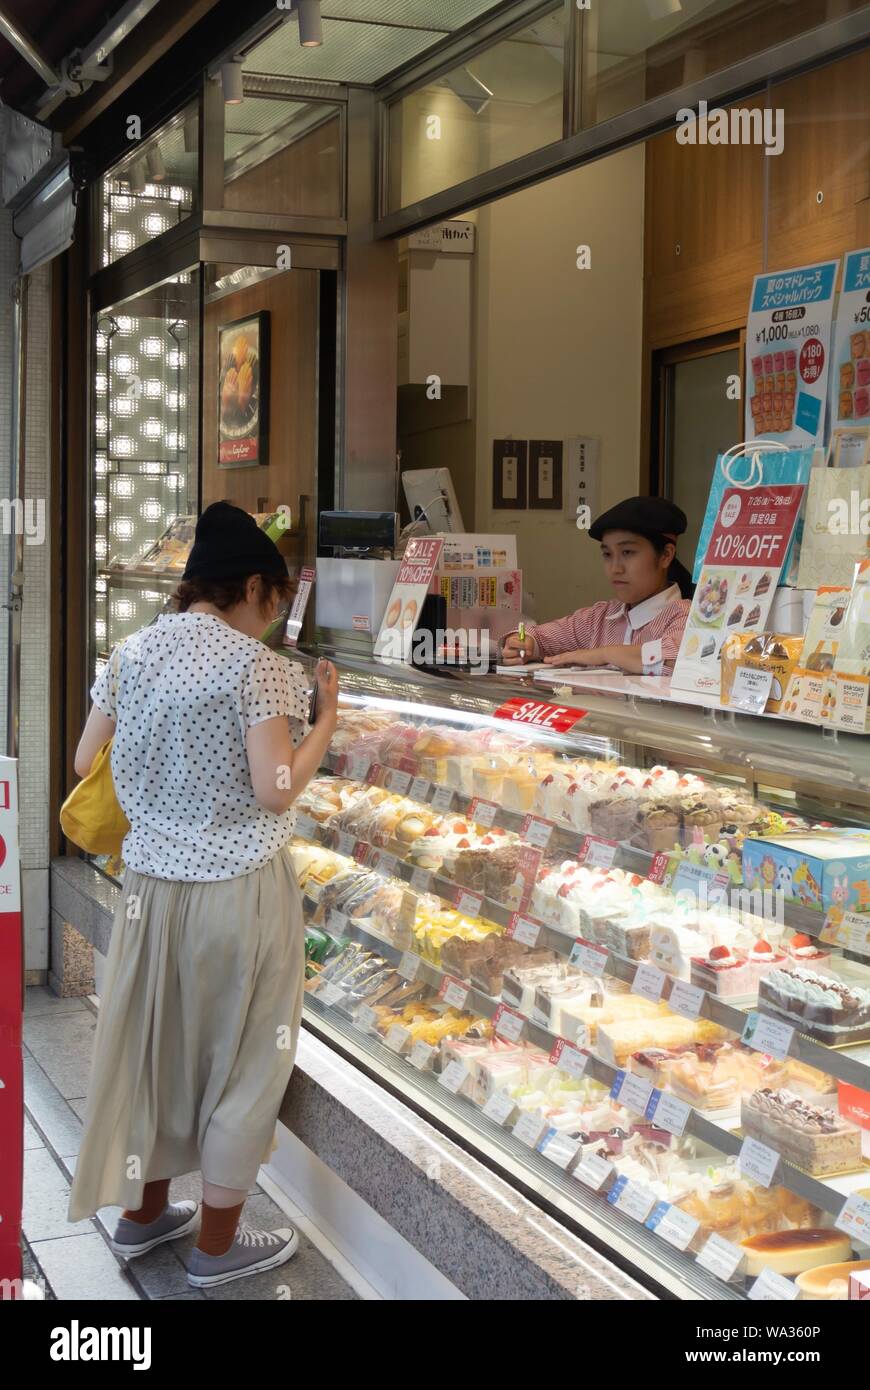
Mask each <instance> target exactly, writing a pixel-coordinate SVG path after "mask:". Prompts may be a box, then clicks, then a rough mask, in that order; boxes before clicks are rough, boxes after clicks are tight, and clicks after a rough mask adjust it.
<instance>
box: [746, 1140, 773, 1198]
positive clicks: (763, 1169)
mask: <svg viewBox="0 0 870 1390" xmlns="http://www.w3.org/2000/svg"><path fill="white" fill-rule="evenodd" d="M779 1160H780V1155H779V1154H778V1153H777V1151H776V1149H771V1148H769V1147H768V1145H767V1144H762V1143H760V1142H759V1141H758V1140H757V1139H750V1138H749V1137H748V1136H747V1137H746V1138H745V1139H744V1140H743V1143H742V1144H741V1145H740V1153H739V1154H738V1155H737V1164H738V1167H739V1168H740V1171H741V1173H743V1174H744V1176H745V1177H747V1178H752V1180H753V1182H757V1183H760V1184H761V1186H762V1187H770V1185H771V1183H772V1182H773V1177H774V1174H775V1172H776V1170H777V1168H778V1167H779Z"/></svg>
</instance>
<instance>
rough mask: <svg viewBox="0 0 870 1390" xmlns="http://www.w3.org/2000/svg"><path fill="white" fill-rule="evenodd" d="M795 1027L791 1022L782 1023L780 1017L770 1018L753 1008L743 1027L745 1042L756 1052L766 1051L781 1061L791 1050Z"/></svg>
mask: <svg viewBox="0 0 870 1390" xmlns="http://www.w3.org/2000/svg"><path fill="white" fill-rule="evenodd" d="M793 1038H794V1029H793V1028H792V1026H791V1024H790V1023H781V1022H780V1021H779V1019H778V1018H768V1017H767V1014H760V1013H759V1012H758V1010H757V1009H753V1010H752V1011H751V1012H750V1013H748V1014H747V1015H746V1027H745V1028H744V1029H743V1042H745V1043H746V1045H747V1046H748V1047H751V1048H754V1050H755V1051H756V1052H766V1053H767V1054H768V1056H769V1057H777V1058H779V1060H780V1061H782V1060H783V1058H785V1057H787V1056H788V1054H789V1052H790V1051H791V1045H792V1040H793Z"/></svg>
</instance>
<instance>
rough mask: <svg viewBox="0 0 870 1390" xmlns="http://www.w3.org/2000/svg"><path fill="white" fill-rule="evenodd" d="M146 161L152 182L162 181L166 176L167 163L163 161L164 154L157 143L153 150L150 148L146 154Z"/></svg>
mask: <svg viewBox="0 0 870 1390" xmlns="http://www.w3.org/2000/svg"><path fill="white" fill-rule="evenodd" d="M145 162H146V164H147V166H148V177H149V178H150V179H151V181H152V183H161V182H162V180H163V179H165V178H166V165H165V164H164V163H163V156H162V154H161V153H160V151H159V150H158V148H157V146H156V145H155V146H154V149H153V150H149V151H148V153H147V154H146V156H145Z"/></svg>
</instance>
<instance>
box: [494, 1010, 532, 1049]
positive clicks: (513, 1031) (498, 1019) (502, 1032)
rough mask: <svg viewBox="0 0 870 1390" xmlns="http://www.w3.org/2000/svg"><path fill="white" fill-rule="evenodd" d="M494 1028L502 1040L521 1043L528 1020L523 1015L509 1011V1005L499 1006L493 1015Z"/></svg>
mask: <svg viewBox="0 0 870 1390" xmlns="http://www.w3.org/2000/svg"><path fill="white" fill-rule="evenodd" d="M492 1023H493V1028H494V1030H495V1032H496V1033H497V1034H498V1036H499V1037H500V1038H506V1039H507V1041H508V1042H519V1040H520V1038H521V1037H522V1035H523V1028H524V1027H525V1023H526V1020H525V1019H524V1018H523V1016H522V1014H518V1013H515V1012H514V1010H513V1009H509V1008H508V1006H507V1004H499V1006H498V1008H497V1009H496V1011H495V1013H494V1014H493V1019H492Z"/></svg>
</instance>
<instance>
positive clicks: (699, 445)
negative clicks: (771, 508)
mask: <svg viewBox="0 0 870 1390" xmlns="http://www.w3.org/2000/svg"><path fill="white" fill-rule="evenodd" d="M669 370H670V372H671V373H672V376H671V381H670V383H669V385H670V399H671V419H670V420H669V421H668V435H669V441H668V443H669V453H670V458H669V459H667V460H666V472H667V474H668V481H669V487H668V495H669V496H670V497H671V498H672V499H673V501H674V502H676V503H677V506H679V507H682V509H683V511H684V512H685V513H686V516H687V517H688V521H689V526H688V530H687V531H686V534H685V537H684V538H683V539H681V541H680V558H681V559H682V561H683V564H684V565H686V566H687V568H689V569H691V568H692V557H693V556H694V554H695V549H696V547H697V544H698V537H699V535H700V534H701V522H702V521H703V520H704V512H705V510H706V507H707V494H708V492H709V491H710V479H711V478H712V476H713V464H714V463H715V462H716V456H717V454H721V453H723V452H724V451H725V449H730V447H731V445H732V444H733V443H734V440H735V439H739V438H740V437H741V436H740V435H739V433H735V431H737V430H739V428H740V405H739V403H736V404H735V402H734V401H733V400H729V399H728V395H727V391H726V386H727V383H728V378H729V376H731V375H736V376H739V375H740V352H739V349H738V348H736V347H735V348H729V349H727V350H726V351H724V352H711V353H708V354H707V355H706V356H704V357H691V358H688V359H687V360H686V361H685V362H677V363H675V364H674V366H672V367H671V368H670V369H669Z"/></svg>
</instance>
